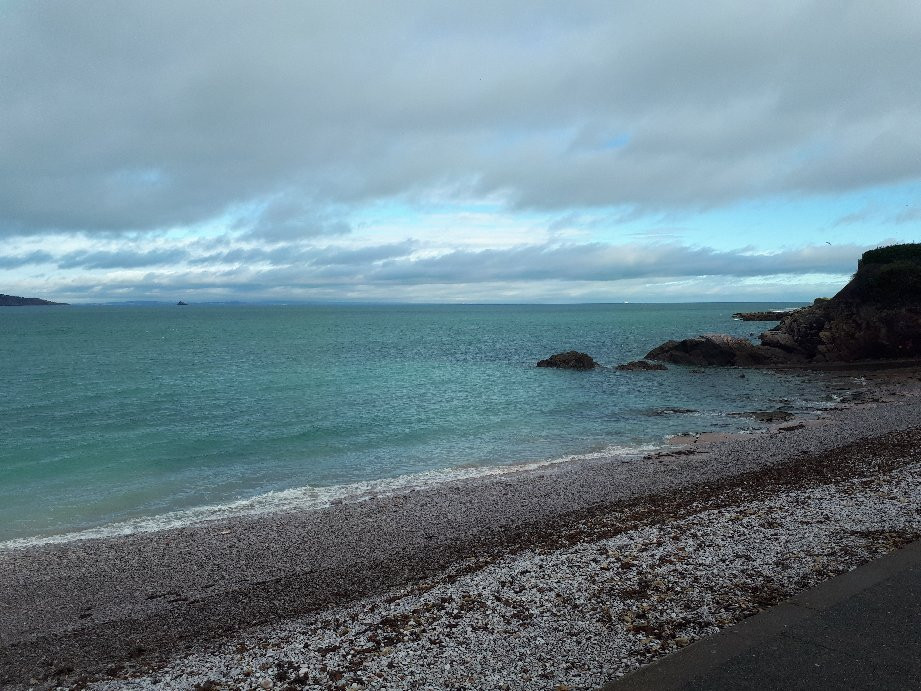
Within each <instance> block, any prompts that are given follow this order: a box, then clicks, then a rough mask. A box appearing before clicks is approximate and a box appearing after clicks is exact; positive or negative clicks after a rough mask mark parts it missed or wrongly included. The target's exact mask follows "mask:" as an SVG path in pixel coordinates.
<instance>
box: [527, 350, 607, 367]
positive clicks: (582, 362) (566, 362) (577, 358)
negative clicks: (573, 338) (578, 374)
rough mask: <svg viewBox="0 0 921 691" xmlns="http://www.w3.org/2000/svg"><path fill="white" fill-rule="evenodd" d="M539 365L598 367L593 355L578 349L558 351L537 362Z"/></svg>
mask: <svg viewBox="0 0 921 691" xmlns="http://www.w3.org/2000/svg"><path fill="white" fill-rule="evenodd" d="M537 366H538V367H559V368H560V369H578V370H586V369H593V368H595V367H598V363H597V362H595V361H594V360H593V359H592V357H591V355H586V354H585V353H580V352H578V351H576V350H570V351H569V352H566V353H557V354H556V355H551V356H550V357H549V358H547V359H546V360H541V361H540V362H538V363H537Z"/></svg>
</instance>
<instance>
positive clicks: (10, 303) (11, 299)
mask: <svg viewBox="0 0 921 691" xmlns="http://www.w3.org/2000/svg"><path fill="white" fill-rule="evenodd" d="M66 304H67V303H66V302H51V301H50V300H42V299H41V298H22V297H19V296H18V295H4V294H3V293H0V307H30V306H33V305H66Z"/></svg>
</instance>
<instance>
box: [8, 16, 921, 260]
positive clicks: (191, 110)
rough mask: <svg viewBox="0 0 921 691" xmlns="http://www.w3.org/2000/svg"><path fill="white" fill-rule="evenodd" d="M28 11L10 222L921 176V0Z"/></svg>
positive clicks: (307, 213)
mask: <svg viewBox="0 0 921 691" xmlns="http://www.w3.org/2000/svg"><path fill="white" fill-rule="evenodd" d="M3 14H4V17H3V22H2V23H0V84H2V85H3V86H2V87H0V88H2V92H0V151H2V152H3V156H2V157H0V233H3V234H12V233H34V232H43V231H48V230H51V229H60V230H86V231H88V232H98V231H105V232H113V231H125V230H150V229H156V228H164V227H170V226H177V225H186V224H194V223H199V222H204V221H207V220H210V219H214V218H216V217H219V216H221V215H223V214H227V213H231V212H232V211H233V210H234V209H238V208H240V207H241V206H246V205H259V204H262V203H264V201H265V200H267V199H280V200H282V201H280V202H278V203H277V205H275V206H272V205H270V206H269V207H268V208H267V209H266V211H265V213H264V215H263V217H261V218H259V219H257V221H256V223H255V227H254V228H253V229H252V232H253V234H254V235H253V237H254V238H261V239H267V240H271V241H282V242H283V241H288V240H291V239H298V238H305V237H310V236H315V235H317V234H335V233H344V232H347V231H348V224H347V221H345V220H344V219H343V218H341V217H337V216H336V215H335V214H333V215H329V216H328V215H325V214H328V213H329V212H328V210H329V209H330V208H347V207H348V205H350V204H353V203H359V202H366V201H373V200H378V199H385V198H394V197H398V198H401V199H411V198H413V195H417V194H424V193H425V192H426V191H427V190H431V189H437V190H440V191H444V190H452V189H456V190H459V191H463V192H464V193H470V192H471V191H473V192H476V193H482V194H496V193H501V194H505V195H507V196H508V198H509V199H511V200H512V201H513V203H515V204H517V205H519V206H523V207H539V208H545V209H552V210H561V211H563V212H565V211H566V210H567V209H568V208H570V207H573V206H611V205H615V206H617V205H620V206H624V207H627V208H633V209H637V210H639V211H640V212H643V211H648V210H654V209H662V208H676V207H695V208H697V207H707V206H713V205H719V204H726V203H731V202H733V201H737V200H739V199H744V198H751V197H757V196H759V195H775V194H811V193H815V192H836V191H844V190H853V189H858V188H862V187H867V186H872V185H886V184H891V183H896V182H904V181H906V180H918V179H919V178H921V122H919V119H918V118H917V113H918V112H921V90H919V89H917V88H916V75H917V74H919V73H921V51H918V49H917V46H918V44H919V42H921V5H919V4H918V3H915V2H909V1H907V0H906V1H898V0H896V1H894V2H890V3H885V4H884V5H882V6H880V5H878V4H870V3H858V2H845V3H841V2H838V1H837V0H836V1H835V2H832V1H831V0H812V1H806V0H803V1H801V2H795V1H793V0H787V1H781V2H777V3H771V4H770V5H764V4H751V3H706V4H700V3H696V4H694V3H680V2H674V3H668V4H665V5H663V4H661V3H629V2H582V3H578V4H576V5H571V4H559V3H553V2H543V1H540V2H532V1H529V2H523V1H521V2H507V3H485V2H484V3H478V2H474V3H463V4H461V5H457V6H443V5H442V4H439V3H418V2H406V1H399V0H396V1H394V2H391V3H386V4H383V3H378V2H373V1H371V0H366V1H365V2H355V3H348V4H335V3H334V4H330V5H320V4H315V3H301V2H294V1H291V2H288V1H279V2H274V3H271V4H269V5H267V6H261V7H259V8H254V7H253V6H252V4H250V3H246V2H242V1H240V0H230V1H227V2H221V3H217V2H199V3H193V4H189V3H185V2H183V3H180V2H178V0H173V1H169V0H163V1H162V2H156V3H150V2H140V0H135V1H131V0H127V1H126V0H117V1H116V0H98V1H96V2H92V3H81V4H66V3H64V4H62V3H34V2H25V1H18V2H17V1H14V2H9V3H6V4H5V5H4V13H3ZM612 143H613V144H612ZM290 200H295V201H294V202H291V201H290ZM317 209H319V210H320V211H319V212H317V211H315V210H317Z"/></svg>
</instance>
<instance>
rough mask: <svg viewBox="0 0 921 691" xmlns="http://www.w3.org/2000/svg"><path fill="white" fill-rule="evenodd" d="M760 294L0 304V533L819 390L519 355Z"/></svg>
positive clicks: (680, 329) (505, 457) (453, 458)
mask: <svg viewBox="0 0 921 691" xmlns="http://www.w3.org/2000/svg"><path fill="white" fill-rule="evenodd" d="M770 306H771V307H783V306H786V305H783V304H779V305H774V304H772V305H770ZM764 307H765V306H764V305H751V304H742V303H732V304H729V303H722V304H713V303H708V304H682V305H632V304H630V305H620V304H618V305H572V306H547V305H529V306H520V305H488V306H487V305H479V306H467V305H464V306H454V305H452V306H197V305H191V306H188V307H176V306H168V307H167V306H158V307H115V306H93V307H88V306H87V307H77V306H74V307H60V308H47V307H46V308H5V309H3V310H2V311H0V358H2V362H3V367H2V369H0V541H9V540H21V539H23V538H35V537H41V536H51V535H59V534H63V533H73V532H77V531H86V530H92V531H95V532H92V533H90V534H97V533H99V534H101V533H105V532H106V531H109V532H118V531H129V530H143V529H149V528H151V527H156V526H160V525H173V524H177V523H182V522H184V521H189V520H196V519H201V518H207V517H210V516H216V515H222V514H224V513H228V512H234V511H238V512H242V511H259V510H266V509H269V508H273V507H286V506H298V505H306V506H316V505H322V504H324V503H325V502H328V501H329V500H330V499H333V498H335V497H337V496H341V495H343V494H348V493H355V492H358V491H361V490H362V489H374V488H381V487H383V488H386V487H388V486H395V485H399V484H401V483H407V482H408V483H417V482H425V481H432V480H433V479H438V478H444V477H455V476H462V475H464V474H477V473H483V472H493V470H490V469H495V468H497V467H508V466H510V465H514V464H523V463H535V462H545V461H549V460H553V459H560V458H564V457H568V456H572V455H585V454H601V453H607V452H609V451H612V450H618V449H637V448H643V447H646V446H648V445H656V444H660V443H662V442H663V440H664V439H665V437H666V436H667V435H670V434H675V433H681V432H686V431H708V430H731V429H741V428H745V427H749V426H751V425H752V421H751V420H746V419H741V418H737V417H728V416H727V415H726V413H727V412H732V411H745V410H763V409H773V408H777V407H785V408H787V409H791V410H794V409H797V408H800V409H803V408H805V409H809V408H812V407H821V406H822V405H827V404H828V402H829V401H832V400H833V392H832V390H831V388H830V386H829V385H828V384H827V383H826V382H825V381H824V380H823V379H822V378H820V377H818V376H816V375H795V374H788V375H784V376H778V375H774V374H771V373H769V372H762V371H749V372H747V373H746V376H745V378H740V377H739V372H738V371H733V370H719V369H715V370H708V371H706V372H705V373H701V372H700V371H693V370H691V369H688V368H678V367H673V368H671V369H670V370H669V371H667V372H616V371H614V370H613V369H610V368H605V369H599V370H595V371H592V372H571V371H559V370H548V369H537V368H535V366H534V364H535V362H536V361H537V360H538V359H540V358H543V357H546V356H548V355H550V354H552V353H555V352H558V351H561V350H569V349H578V350H583V351H586V352H588V353H590V354H591V355H593V356H594V357H595V358H596V359H597V360H599V361H600V362H602V363H603V364H605V365H616V364H617V363H620V362H624V361H626V360H632V359H636V358H639V357H641V356H642V355H643V354H644V353H645V352H646V351H647V350H649V349H650V348H651V347H653V346H655V345H657V344H659V343H660V342H662V341H663V340H665V339H667V338H675V337H677V338H681V337H685V336H688V335H694V334H698V333H702V332H715V331H719V332H728V333H734V334H736V335H745V336H747V335H749V333H751V332H757V331H760V330H762V329H763V328H765V327H766V326H767V325H765V324H762V323H754V324H753V323H744V322H738V321H733V320H732V319H731V318H730V315H731V314H732V313H733V312H735V311H739V310H744V309H755V308H762V309H763V308H764ZM679 409H683V410H686V411H693V412H668V411H676V410H679ZM405 476H411V477H409V478H406V477H405ZM113 525H115V527H113ZM100 529H102V530H101V532H100ZM7 546H9V545H7Z"/></svg>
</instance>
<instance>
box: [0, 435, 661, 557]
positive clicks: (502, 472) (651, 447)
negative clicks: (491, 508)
mask: <svg viewBox="0 0 921 691" xmlns="http://www.w3.org/2000/svg"><path fill="white" fill-rule="evenodd" d="M662 446H663V445H662V444H638V445H636V446H621V445H611V446H607V447H605V448H603V449H599V450H597V451H592V452H588V453H583V454H570V455H567V456H561V457H559V458H552V459H548V460H545V461H531V462H524V463H514V464H507V465H485V466H461V467H454V468H446V469H441V470H428V471H424V472H421V473H411V474H407V475H400V476H397V477H392V478H382V479H380V480H369V481H364V482H355V483H349V484H343V485H331V486H328V487H313V486H305V487H294V488H292V489H287V490H279V491H273V492H266V493H265V494H259V495H256V496H254V497H248V498H245V499H238V500H235V501H231V502H226V503H222V504H210V505H207V506H197V507H193V508H190V509H182V510H178V511H170V512H168V513H165V514H160V515H158V516H144V517H140V518H135V519H131V520H128V521H120V522H118V523H111V524H108V525H102V526H98V527H94V528H87V529H85V530H78V531H73V532H67V533H60V534H54V535H38V536H33V537H25V538H16V539H13V540H7V541H4V542H0V551H3V550H15V549H25V548H28V547H35V546H39V545H50V544H60V543H64V542H74V541H77V540H92V539H97V538H109V537H118V536H123V535H133V534H135V533H152V532H157V531H162V530H171V529H175V528H184V527H187V526H191V525H197V524H201V523H209V522H212V521H219V520H223V519H227V518H234V517H238V516H256V515H261V514H269V513H285V512H289V511H312V510H318V509H324V508H327V507H329V506H332V505H335V504H341V503H345V502H358V501H366V500H368V499H371V498H372V497H387V496H391V495H394V494H399V493H401V492H408V491H414V490H417V489H423V488H426V487H432V486H435V485H441V484H447V483H451V482H461V481H466V480H475V479H478V478H494V477H501V476H510V475H517V474H520V473H527V472H534V471H538V470H542V469H546V468H548V467H553V466H558V465H562V464H571V463H580V462H588V461H593V460H599V459H612V458H622V459H623V460H625V461H629V460H631V459H635V458H639V457H642V456H644V455H646V454H648V453H650V452H653V451H656V450H658V449H659V448H661V447H662Z"/></svg>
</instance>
